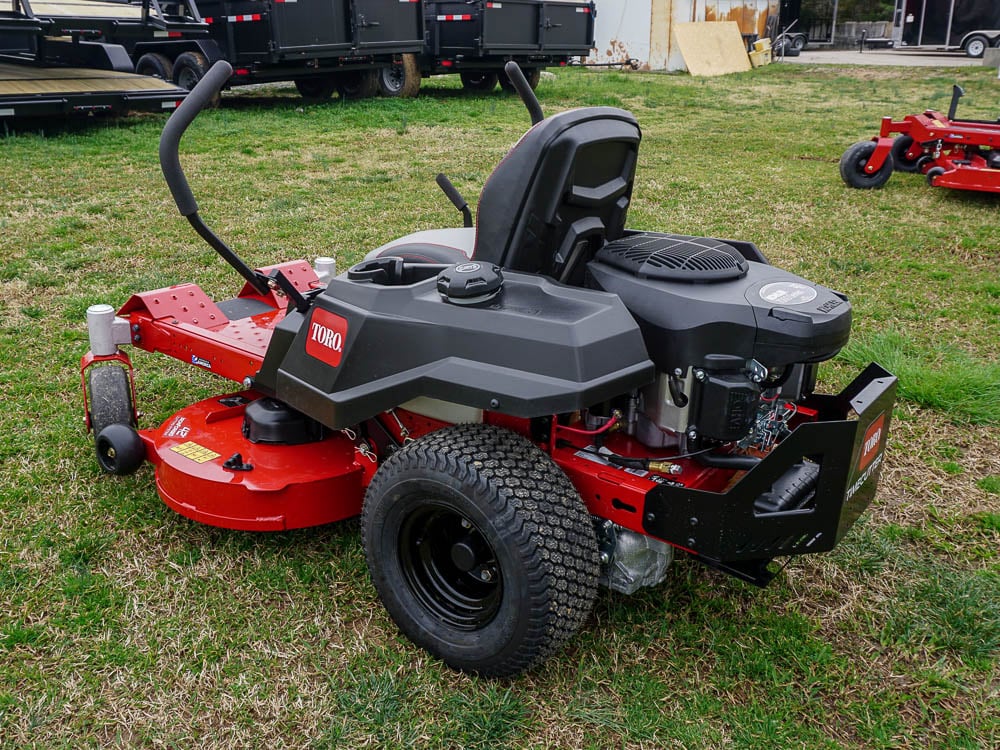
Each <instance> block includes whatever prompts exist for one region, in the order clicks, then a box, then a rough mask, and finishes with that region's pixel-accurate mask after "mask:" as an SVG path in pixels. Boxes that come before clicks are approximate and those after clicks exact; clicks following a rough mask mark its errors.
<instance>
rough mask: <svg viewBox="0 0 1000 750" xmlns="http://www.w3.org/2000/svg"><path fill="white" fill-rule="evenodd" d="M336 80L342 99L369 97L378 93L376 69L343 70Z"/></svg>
mask: <svg viewBox="0 0 1000 750" xmlns="http://www.w3.org/2000/svg"><path fill="white" fill-rule="evenodd" d="M336 81H337V92H338V93H339V94H340V97H341V98H342V99H370V98H371V97H373V96H375V94H377V93H378V71H377V70H345V71H344V72H343V73H337V76H336Z"/></svg>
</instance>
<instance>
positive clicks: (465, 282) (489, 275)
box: [437, 260, 503, 305]
mask: <svg viewBox="0 0 1000 750" xmlns="http://www.w3.org/2000/svg"><path fill="white" fill-rule="evenodd" d="M502 286H503V272H502V271H501V270H500V267H499V266H495V265H493V264H492V263H479V262H478V261H474V260H472V261H465V262H463V263H455V264H454V265H451V266H448V268H446V269H444V270H443V271H441V273H439V274H438V277H437V290H438V293H439V294H440V295H441V296H442V297H443V298H444V299H445V300H446V301H448V302H451V303H453V304H456V305H478V304H480V303H482V302H488V301H489V300H491V299H493V298H494V297H495V296H497V294H498V293H499V292H500V288H501V287H502Z"/></svg>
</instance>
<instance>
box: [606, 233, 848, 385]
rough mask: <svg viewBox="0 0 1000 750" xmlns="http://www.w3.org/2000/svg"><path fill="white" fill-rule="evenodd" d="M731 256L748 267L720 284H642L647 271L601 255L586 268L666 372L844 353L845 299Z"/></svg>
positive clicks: (812, 359) (702, 281) (767, 363)
mask: <svg viewBox="0 0 1000 750" xmlns="http://www.w3.org/2000/svg"><path fill="white" fill-rule="evenodd" d="M641 236H642V237H643V238H648V237H649V236H650V233H645V234H643V235H641ZM628 239H629V238H628V237H626V238H625V241H628ZM692 239H695V238H692ZM712 242H716V243H717V242H718V241H712ZM732 252H733V254H734V255H739V256H743V258H741V260H742V261H743V263H741V264H740V265H741V266H743V267H741V268H739V271H738V272H734V273H731V274H729V275H728V276H726V277H723V278H721V279H720V280H711V279H706V278H705V276H704V274H701V275H696V276H695V278H694V281H692V282H687V281H681V280H665V279H663V278H662V277H661V278H643V277H642V276H641V275H640V273H641V271H639V270H635V271H630V270H625V268H623V267H622V266H623V264H621V263H616V264H615V265H612V264H611V263H609V262H607V260H604V259H602V258H601V256H600V255H599V256H598V258H597V259H596V260H594V261H591V262H590V263H589V264H588V266H587V270H588V282H589V284H590V285H591V286H594V287H596V288H598V289H602V290H604V291H607V292H613V293H614V294H617V295H618V296H619V297H620V298H621V300H622V301H623V302H624V303H625V306H626V307H627V308H628V309H629V311H630V312H631V313H632V315H633V316H634V317H635V319H636V321H637V322H638V323H639V327H640V329H641V330H642V334H643V338H644V340H645V342H646V348H647V350H648V352H649V355H650V358H651V359H652V360H653V362H654V363H655V364H656V367H657V369H659V370H661V371H666V372H673V370H674V369H675V368H681V369H682V370H686V369H687V368H688V367H708V368H711V366H712V362H711V359H708V358H709V357H711V356H712V355H726V356H729V357H740V358H743V359H744V360H751V359H756V360H757V361H759V362H760V363H762V364H763V365H765V366H766V367H768V368H777V367H782V366H785V365H791V364H796V363H800V362H801V363H809V362H822V361H824V360H827V359H830V358H831V357H833V356H834V355H836V354H837V352H839V351H840V350H841V349H842V348H843V347H844V345H845V344H846V343H847V340H848V337H849V336H850V330H851V304H850V302H848V301H847V298H846V297H844V296H843V295H841V294H839V293H837V292H835V291H833V290H832V289H827V288H826V287H823V286H820V285H818V284H813V283H810V282H808V281H806V280H805V279H803V278H801V277H799V276H796V275H795V274H792V273H788V272H787V271H782V270H781V269H779V268H775V267H774V266H770V265H768V264H766V263H762V262H759V261H758V260H753V259H751V258H746V257H745V256H746V254H745V253H743V252H741V250H740V249H737V248H735V247H734V248H732ZM758 257H761V256H759V255H758ZM616 266H617V267H616ZM744 268H745V272H744ZM673 278H674V279H678V278H683V276H674V277H673Z"/></svg>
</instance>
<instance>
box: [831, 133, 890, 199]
mask: <svg viewBox="0 0 1000 750" xmlns="http://www.w3.org/2000/svg"><path fill="white" fill-rule="evenodd" d="M873 153H875V142H874V141H861V142H859V143H855V144H854V145H853V146H851V147H850V148H849V149H847V151H845V152H844V155H843V156H841V157H840V176H841V178H842V179H843V180H844V182H846V183H847V184H848V185H849V186H851V187H852V188H858V189H859V190H871V189H873V188H880V187H882V186H883V185H885V183H886V182H887V181H888V180H889V178H890V177H891V176H892V154H886V155H885V162H884V163H883V164H882V168H881V169H879V170H878V171H877V172H872V173H868V172H866V171H865V164H867V163H868V160H869V159H870V158H871V156H872V154H873Z"/></svg>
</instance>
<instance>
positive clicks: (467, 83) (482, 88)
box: [458, 73, 499, 94]
mask: <svg viewBox="0 0 1000 750" xmlns="http://www.w3.org/2000/svg"><path fill="white" fill-rule="evenodd" d="M458 77H459V78H461V79H462V87H463V88H465V89H466V90H468V91H476V92H478V93H482V94H486V93H489V92H490V91H492V90H493V89H495V88H496V87H497V80H498V79H499V76H498V75H497V74H496V73H460V74H459V76H458Z"/></svg>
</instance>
